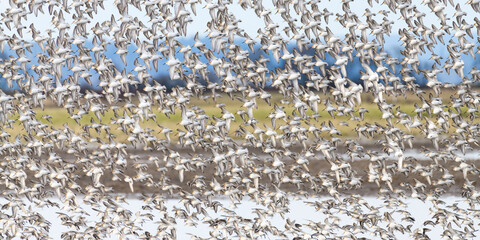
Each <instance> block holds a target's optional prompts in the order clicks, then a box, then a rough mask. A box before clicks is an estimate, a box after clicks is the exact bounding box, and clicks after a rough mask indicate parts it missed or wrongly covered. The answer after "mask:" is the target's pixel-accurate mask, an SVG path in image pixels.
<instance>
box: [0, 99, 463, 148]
mask: <svg viewBox="0 0 480 240" xmlns="http://www.w3.org/2000/svg"><path fill="white" fill-rule="evenodd" d="M424 94H425V96H426V98H427V99H428V94H429V91H427V92H426V93H424ZM452 94H455V92H453V91H447V92H444V93H443V95H442V98H443V101H444V103H447V102H446V101H449V99H450V95H452ZM318 95H319V96H320V98H321V101H322V102H321V103H319V105H318V106H319V107H318V108H319V110H320V112H319V115H320V117H317V118H316V119H314V118H311V119H309V120H307V121H304V120H302V126H304V127H306V128H308V124H310V125H314V126H316V127H317V128H321V126H322V124H327V125H328V123H329V122H331V123H332V124H333V126H335V128H336V129H338V130H339V131H340V132H341V136H340V137H350V138H352V137H355V136H356V135H357V132H356V131H355V127H357V125H358V124H360V125H365V124H366V123H370V124H374V123H379V124H381V125H383V126H385V125H386V121H385V119H382V112H381V111H380V109H379V107H378V105H377V104H376V103H373V96H372V95H371V94H369V93H366V94H363V95H362V104H361V106H356V107H354V114H355V115H356V116H358V110H359V107H362V108H365V109H366V110H368V112H366V113H365V116H364V119H363V121H354V120H351V117H350V116H335V117H334V118H332V117H331V116H330V114H329V113H328V112H327V111H325V105H324V104H323V101H324V100H325V99H330V101H331V103H332V104H333V105H334V106H335V107H337V108H338V104H335V102H334V101H333V97H332V96H331V95H330V94H323V93H318ZM237 96H239V95H237ZM235 97H236V96H234V97H233V99H232V98H230V96H229V95H226V94H223V95H220V97H218V98H217V101H216V103H215V102H214V101H213V100H212V99H211V98H208V99H199V98H195V97H194V98H191V99H190V102H189V103H188V104H187V107H188V108H189V109H197V111H198V110H199V109H201V110H203V111H204V113H205V114H206V115H208V116H209V117H210V119H209V120H208V122H209V124H210V123H211V124H215V120H214V119H213V117H214V116H215V117H218V118H221V116H222V113H221V110H220V108H218V107H217V106H216V105H217V104H220V103H223V104H225V108H226V109H227V110H228V111H229V112H231V113H233V114H234V116H235V120H234V121H233V122H232V126H231V129H230V136H231V137H232V138H241V137H239V136H235V134H234V133H235V130H237V129H238V128H239V127H240V126H243V127H244V128H245V129H246V130H248V131H250V132H253V127H251V126H250V125H245V123H244V121H243V120H242V118H241V117H240V116H239V115H238V114H237V111H238V110H245V111H246V110H247V109H246V108H245V107H242V105H243V102H241V101H239V100H238V99H236V98H235ZM282 99H286V98H284V97H283V96H282V95H280V94H278V93H272V99H271V103H272V104H271V105H268V104H267V102H266V101H264V100H262V99H260V98H257V101H256V103H257V107H256V108H255V110H254V118H255V119H256V120H257V121H258V123H257V126H258V127H260V128H262V129H266V127H265V126H268V127H269V128H272V123H271V119H270V118H269V114H270V113H272V112H275V110H274V104H277V105H279V106H283V107H284V109H283V110H284V111H285V113H286V115H287V118H289V119H291V118H292V117H293V116H294V114H297V115H298V113H295V111H294V110H295V109H294V108H293V106H292V104H285V103H282V101H281V100H282ZM386 99H387V102H388V103H389V104H393V113H394V114H395V113H396V112H397V111H398V110H400V111H402V112H404V113H406V114H408V115H409V116H411V117H413V116H414V115H416V113H415V112H414V109H415V106H414V104H415V103H417V104H419V105H421V102H420V100H419V99H418V97H417V96H415V95H413V94H409V95H407V96H406V98H405V97H403V96H397V97H391V96H387V97H386ZM124 105H125V102H123V103H122V102H119V103H117V104H116V106H118V107H119V109H118V110H117V113H118V114H119V115H120V116H123V112H124V111H126V112H127V113H128V115H129V116H132V115H133V113H132V112H129V110H127V109H126V108H125V107H124ZM105 106H106V107H107V109H106V111H104V113H103V116H101V120H100V121H99V120H98V119H97V117H96V116H95V114H94V113H92V112H89V113H87V114H85V115H83V116H82V118H81V119H79V123H80V125H79V124H77V122H76V121H75V120H74V119H73V118H72V117H71V116H70V114H69V113H68V111H67V110H66V109H63V108H60V107H57V106H55V105H54V104H53V103H51V102H48V103H47V104H46V105H45V108H44V109H41V108H35V109H33V111H34V112H35V113H36V114H35V117H36V118H37V120H38V121H40V122H41V123H43V124H46V125H48V128H52V129H60V130H62V129H63V128H64V126H68V127H69V128H70V129H72V130H74V131H75V132H76V133H80V132H82V131H84V129H82V126H85V125H91V123H92V122H93V123H101V124H104V125H106V126H108V127H109V128H110V132H111V133H112V134H113V135H115V136H116V140H117V141H120V142H125V141H126V139H127V134H125V133H124V132H122V130H121V127H120V125H119V124H115V123H113V121H114V120H115V119H116V118H115V115H114V112H113V110H112V109H108V107H110V106H109V105H108V104H106V105H105ZM151 111H152V112H151V113H153V114H155V116H156V121H155V120H153V119H149V120H144V121H140V122H139V124H140V126H141V127H142V128H143V129H152V130H153V132H154V135H155V136H156V137H157V138H164V135H163V134H162V133H161V130H162V129H163V128H168V129H171V130H172V131H173V132H172V134H171V138H172V139H176V138H177V137H178V132H179V130H180V131H185V129H184V128H183V126H181V125H180V124H179V123H180V121H181V118H182V117H181V110H180V109H176V110H175V114H171V115H170V116H168V117H167V116H166V115H165V114H164V113H163V112H162V111H161V109H159V106H158V105H154V106H152V108H151ZM462 111H463V112H464V111H465V109H462ZM77 112H78V109H77V110H74V113H77ZM306 114H307V115H309V116H312V115H313V111H312V110H310V109H308V110H307V111H306ZM463 114H464V113H463ZM18 118H19V116H18V114H17V115H13V116H10V119H12V120H15V122H14V123H13V124H11V125H10V126H7V125H5V126H4V129H3V130H4V131H6V132H8V133H9V134H10V135H11V137H12V138H15V137H16V136H18V135H19V134H25V129H24V126H23V125H22V123H21V122H20V121H19V119H18ZM430 119H432V120H435V116H432V118H430ZM247 120H248V117H247ZM277 122H278V124H277V129H276V130H277V132H278V133H280V130H279V129H278V126H280V125H283V124H285V122H284V121H283V120H277ZM393 124H394V125H395V126H396V127H398V128H400V129H402V130H404V131H406V132H408V130H407V129H406V128H405V127H404V126H403V125H402V124H400V123H398V120H397V119H396V118H394V119H393ZM410 131H411V132H408V133H409V134H412V135H418V134H419V133H420V132H419V130H418V129H412V130H410ZM89 132H90V133H91V137H99V138H100V139H105V136H106V132H105V131H104V130H101V131H100V133H97V132H95V131H94V130H89ZM322 135H324V136H328V135H329V134H328V133H322Z"/></svg>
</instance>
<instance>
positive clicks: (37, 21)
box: [0, 0, 478, 83]
mask: <svg viewBox="0 0 480 240" xmlns="http://www.w3.org/2000/svg"><path fill="white" fill-rule="evenodd" d="M71 2H72V1H69V4H71ZM237 2H238V1H236V0H235V1H233V3H232V4H230V5H229V6H228V10H229V11H230V13H233V14H234V15H235V16H236V18H237V19H239V20H241V22H240V23H239V24H238V25H239V27H240V28H241V29H243V30H244V31H245V32H246V33H248V34H249V35H250V37H252V38H256V37H257V35H258V34H257V30H259V29H263V28H264V27H265V24H264V20H263V19H262V18H260V17H258V16H257V15H256V14H255V12H254V10H253V9H251V8H247V9H246V10H245V9H243V8H241V7H240V5H239V4H237ZM340 2H341V1H321V2H320V3H317V5H318V7H319V9H320V10H323V9H324V8H326V9H328V11H329V12H332V13H333V16H331V17H330V19H329V23H328V25H327V24H326V23H325V22H324V21H323V20H322V28H325V27H327V26H328V27H329V28H330V29H331V30H332V31H333V33H334V34H336V35H338V36H339V37H340V38H342V39H343V36H344V35H345V33H346V32H347V30H346V29H345V28H343V27H342V26H341V25H340V24H339V23H338V22H337V21H336V20H335V14H336V13H340V14H342V13H343V10H342V4H341V3H340ZM415 2H416V7H417V9H418V10H419V11H421V12H424V13H425V14H426V16H425V18H424V23H425V24H426V25H427V26H431V25H432V24H435V25H438V24H439V20H438V18H437V17H436V15H435V14H434V13H433V12H431V10H430V8H429V7H428V6H426V5H424V4H422V2H421V1H415ZM457 2H460V1H456V2H455V3H457ZM0 3H1V4H0V12H5V11H6V10H7V9H8V8H10V5H9V4H8V0H0ZM372 3H373V7H370V5H369V4H368V3H367V1H366V0H356V1H353V2H351V3H350V9H351V10H352V11H353V12H354V13H356V14H357V15H358V16H359V17H360V19H361V20H362V21H365V17H364V16H363V13H365V11H366V9H369V10H370V11H371V12H378V11H380V10H385V11H390V10H389V9H388V7H386V6H385V5H381V4H379V3H377V2H375V0H372ZM205 4H206V1H205V0H203V1H202V3H201V4H197V6H196V10H197V14H196V16H194V15H193V14H192V15H191V16H192V19H193V21H192V22H191V23H190V24H189V25H188V32H187V36H186V37H184V38H186V39H187V40H188V39H190V41H191V40H192V38H193V36H194V35H195V34H196V33H197V32H198V33H199V35H200V36H203V37H205V36H206V32H205V30H206V29H207V22H208V21H210V20H211V17H210V14H209V12H208V9H205V8H204V6H205ZM104 5H105V7H106V8H105V9H101V8H99V9H98V13H97V14H96V15H95V18H94V21H92V22H91V23H90V24H88V25H87V29H91V28H92V27H94V25H95V24H96V23H97V22H98V23H102V22H104V21H110V18H111V16H112V15H114V16H115V19H119V18H120V17H121V15H120V14H119V13H118V10H117V8H116V7H115V6H114V1H110V0H106V1H105V3H104ZM263 5H264V7H265V8H266V9H269V10H271V12H272V14H271V18H272V20H273V21H274V22H276V23H278V24H279V31H278V32H280V33H281V34H282V35H283V37H284V39H290V37H287V36H286V35H285V34H284V33H283V31H282V30H281V29H283V28H284V27H286V23H285V21H284V20H283V19H282V18H281V16H280V15H279V14H277V13H276V9H275V7H274V5H273V3H272V1H271V0H264V1H263ZM460 6H461V8H462V10H463V11H465V12H467V16H465V17H464V19H465V20H467V22H469V23H473V18H474V17H475V16H477V15H478V14H477V13H475V12H474V11H473V9H472V8H471V7H470V6H469V5H466V4H464V3H461V4H460ZM142 7H144V6H143V5H142ZM187 9H188V10H189V11H190V6H189V5H187ZM290 11H291V13H292V17H294V18H296V19H298V21H297V23H298V25H299V26H301V25H300V24H301V22H300V17H299V16H298V15H296V14H295V12H294V10H293V7H292V8H291V10H290ZM454 12H455V8H454V7H452V6H450V5H449V6H448V7H447V8H446V9H445V13H446V14H447V16H451V17H453V14H454ZM74 13H75V11H74V10H73V9H72V10H71V11H70V14H68V13H64V17H65V19H66V21H67V22H68V23H70V24H73V14H74ZM129 15H131V16H132V17H138V18H139V19H140V20H141V21H142V22H143V23H144V24H145V25H147V26H148V25H149V18H148V17H146V16H145V11H140V10H138V9H136V8H135V7H133V6H129ZM400 17H401V15H400V12H399V11H397V13H390V14H389V16H388V19H389V20H392V21H394V22H395V24H394V25H393V30H392V34H391V36H390V37H387V38H386V43H385V49H386V51H387V52H388V51H397V52H399V50H400V49H401V43H400V42H399V41H398V34H397V33H398V29H400V28H405V27H406V24H405V23H404V21H403V20H401V19H400ZM52 18H53V16H51V15H50V14H49V13H48V9H47V7H44V14H42V13H39V15H38V16H34V15H33V14H30V15H28V16H27V20H26V21H23V22H22V23H23V25H24V26H25V27H26V28H27V29H28V27H29V26H30V24H32V23H34V25H35V28H36V29H37V30H38V31H40V32H42V34H46V33H45V31H46V30H47V29H55V26H54V24H53V23H52ZM382 18H383V15H381V14H378V15H377V16H375V17H374V19H376V20H377V22H382V21H383V20H382ZM12 30H13V31H12ZM12 30H10V31H9V30H8V29H4V32H5V33H6V34H8V35H13V34H17V33H16V32H14V31H15V29H12ZM72 30H73V28H71V29H70V31H72ZM23 33H24V34H23V39H24V40H26V41H31V40H32V36H31V34H30V33H28V32H27V30H24V31H23ZM17 35H18V34H17ZM70 35H71V34H70ZM142 36H143V35H142ZM90 37H93V34H90ZM372 37H373V36H372ZM257 40H258V39H257ZM446 40H447V42H448V39H446ZM257 42H258V41H257ZM292 42H293V41H292ZM113 48H114V47H113ZM111 50H112V49H111ZM435 51H436V52H437V54H438V55H440V56H443V57H447V55H448V53H447V51H446V48H445V46H438V45H437V47H436V49H435ZM109 52H110V53H106V55H107V54H108V55H107V56H111V57H112V59H113V58H115V56H114V52H115V49H113V51H109ZM112 54H113V55H112ZM34 56H35V53H34V54H33V55H32V57H33V58H34ZM430 56H431V55H430V54H429V53H427V54H423V55H422V56H421V61H430V60H428V59H429V58H430ZM131 57H133V58H135V56H134V55H131ZM397 57H398V56H397ZM133 58H132V59H133ZM465 58H469V59H466V60H465V63H466V65H465V71H466V72H468V71H470V70H471V68H472V67H473V66H474V65H475V64H476V62H475V61H474V59H472V58H471V57H469V56H465ZM117 60H118V59H117ZM129 62H130V61H129ZM131 62H133V60H131ZM432 63H433V62H432ZM32 64H34V62H32ZM355 69H356V68H355ZM152 73H153V72H152ZM152 73H151V74H152ZM439 80H441V81H444V82H453V83H458V82H460V81H461V80H460V78H459V77H458V76H457V75H456V74H454V73H451V74H450V75H448V74H447V73H442V74H440V75H439Z"/></svg>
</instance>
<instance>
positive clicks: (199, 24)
mask: <svg viewBox="0 0 480 240" xmlns="http://www.w3.org/2000/svg"><path fill="white" fill-rule="evenodd" d="M0 2H1V4H0V12H4V11H5V10H6V9H8V8H10V6H9V4H8V0H0ZM69 2H72V1H69ZM237 2H238V1H233V4H231V5H229V7H228V10H229V11H230V12H231V13H234V15H235V16H236V17H237V19H240V20H241V22H240V23H239V27H240V28H242V29H244V30H245V31H246V32H247V33H248V34H249V35H250V36H251V37H256V36H257V30H258V29H259V28H263V27H264V22H263V19H261V18H259V17H258V16H257V15H256V14H255V12H254V10H253V9H251V8H249V9H246V10H244V9H243V8H241V7H240V5H239V4H237ZM340 2H341V1H321V2H320V3H318V6H319V9H321V10H323V9H324V8H326V9H327V10H328V11H329V12H332V13H334V14H336V13H343V11H342V4H341V3H340ZM414 2H417V4H416V5H415V6H416V7H417V9H418V10H420V11H421V12H424V13H426V16H425V24H426V25H427V26H430V25H431V24H438V18H437V17H436V16H435V14H433V12H431V10H430V8H428V7H427V6H426V5H424V4H422V2H421V1H414ZM459 2H460V1H455V3H459ZM461 2H466V1H461ZM372 3H373V7H370V6H369V5H368V3H367V1H366V0H356V1H353V2H352V3H350V6H351V7H350V9H351V10H352V11H353V12H354V13H356V14H357V15H358V16H361V17H363V16H362V15H363V13H364V12H365V9H369V10H370V11H371V12H378V11H379V10H386V11H389V9H388V7H386V6H385V5H381V4H379V3H376V2H375V0H372ZM104 4H105V7H106V9H105V10H104V9H101V8H99V11H98V14H97V15H95V21H92V22H91V23H90V24H89V28H91V27H93V26H94V25H95V23H96V22H103V21H110V17H111V15H112V14H113V15H114V16H115V18H116V19H118V18H119V17H120V16H121V15H120V14H119V13H118V10H117V8H116V7H115V6H114V4H113V1H111V0H106V1H105V3H104ZM205 4H206V1H205V0H204V1H203V2H202V4H197V6H196V9H197V15H196V16H194V15H193V14H192V15H191V16H192V19H193V21H192V22H191V23H190V24H189V27H188V35H187V37H192V36H194V35H195V34H196V33H197V32H199V34H200V35H205V30H206V29H207V26H206V23H207V22H208V21H209V20H210V19H211V17H210V15H209V12H208V9H205V8H204V6H205ZM263 5H264V7H265V8H266V9H270V10H271V11H272V20H273V21H274V22H276V23H278V24H279V25H280V28H279V29H283V28H284V27H285V26H286V23H285V21H284V20H283V19H282V18H281V17H280V15H279V14H277V13H276V9H275V7H274V5H273V3H272V1H270V0H265V1H263ZM460 6H461V8H462V10H463V11H465V12H467V16H466V17H465V19H466V20H467V22H470V23H472V22H473V18H474V16H478V13H475V12H474V11H473V9H472V8H471V7H470V6H469V5H467V4H463V3H460ZM187 9H188V10H189V11H191V9H190V8H189V6H187ZM44 12H45V14H42V13H39V15H38V16H34V15H28V19H27V21H25V22H24V26H26V27H28V26H30V24H31V23H35V27H36V28H37V30H40V31H45V30H46V29H54V28H55V27H54V25H53V24H52V23H51V20H52V16H51V15H50V14H49V13H48V10H47V8H46V7H44ZM291 12H292V16H293V17H295V18H297V19H298V23H300V17H299V16H298V15H296V14H295V12H294V11H293V9H291ZM454 12H455V8H454V7H452V6H447V8H446V9H445V13H446V14H447V16H453V13H454ZM70 13H71V14H66V13H64V16H65V18H66V20H67V22H69V23H72V22H73V20H72V14H74V13H75V11H73V10H72V11H70ZM129 14H130V15H131V16H132V17H138V18H139V19H140V20H142V21H143V22H144V23H145V24H148V20H149V18H148V17H146V16H145V13H144V11H143V12H142V11H139V10H138V9H136V8H135V7H133V6H129ZM400 16H401V15H400V13H399V11H397V13H396V14H394V13H390V15H389V17H388V18H389V19H390V20H393V21H395V25H394V29H393V32H394V33H397V32H398V29H399V28H404V27H406V25H405V23H404V22H403V20H399V18H400ZM382 17H383V16H381V15H380V16H376V19H378V21H380V20H381V18H382ZM363 19H364V18H363ZM322 24H323V26H322V27H326V26H327V25H326V23H325V22H322ZM328 27H329V28H330V29H331V30H332V31H333V32H334V33H335V34H338V35H344V34H345V33H346V32H347V30H346V29H344V28H343V27H342V26H341V25H340V24H339V23H338V22H336V21H335V16H331V17H330V21H329V24H328ZM4 30H5V32H7V33H11V31H8V29H4ZM24 39H25V40H31V36H30V34H24Z"/></svg>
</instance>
